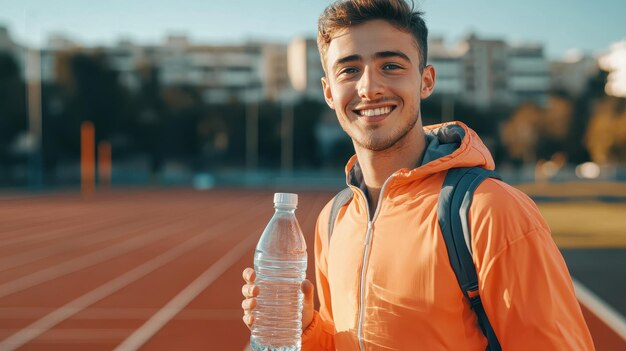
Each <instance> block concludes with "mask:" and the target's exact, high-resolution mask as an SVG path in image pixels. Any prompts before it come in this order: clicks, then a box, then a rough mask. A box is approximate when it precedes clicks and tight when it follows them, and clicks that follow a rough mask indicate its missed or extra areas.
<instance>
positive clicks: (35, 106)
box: [25, 49, 43, 189]
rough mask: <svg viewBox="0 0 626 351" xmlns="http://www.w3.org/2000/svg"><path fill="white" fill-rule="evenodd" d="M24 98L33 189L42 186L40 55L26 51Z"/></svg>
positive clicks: (30, 181) (29, 178) (30, 184)
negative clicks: (25, 99) (25, 100)
mask: <svg viewBox="0 0 626 351" xmlns="http://www.w3.org/2000/svg"><path fill="white" fill-rule="evenodd" d="M25 56H26V57H25V59H26V64H25V69H26V72H25V76H26V98H27V106H28V138H29V141H30V142H31V149H30V153H29V158H28V184H29V186H30V187H31V188H33V189H38V188H41V186H42V185H43V174H42V173H43V170H42V168H43V167H42V150H41V145H42V140H41V139H42V123H41V53H40V51H39V50H38V49H26V55H25Z"/></svg>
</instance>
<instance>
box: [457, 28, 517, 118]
mask: <svg viewBox="0 0 626 351" xmlns="http://www.w3.org/2000/svg"><path fill="white" fill-rule="evenodd" d="M460 50H461V51H462V53H463V54H462V57H463V76H464V83H465V84H464V91H463V95H462V99H463V101H465V102H466V103H467V104H470V105H474V106H476V107H478V108H489V107H491V106H493V105H495V104H504V105H508V104H509V103H510V101H511V99H510V94H509V91H508V89H507V45H506V43H505V42H504V41H503V40H497V39H480V38H478V37H477V36H476V35H475V34H471V35H470V36H468V37H467V39H465V40H464V41H463V42H461V44H460Z"/></svg>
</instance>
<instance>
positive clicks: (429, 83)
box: [420, 65, 436, 99]
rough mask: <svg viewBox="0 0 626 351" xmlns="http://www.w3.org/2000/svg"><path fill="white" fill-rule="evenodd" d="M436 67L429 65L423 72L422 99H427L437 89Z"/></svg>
mask: <svg viewBox="0 0 626 351" xmlns="http://www.w3.org/2000/svg"><path fill="white" fill-rule="evenodd" d="M435 75H436V73H435V67H433V66H432V65H428V66H426V67H424V71H423V72H422V90H420V99H426V98H427V97H429V96H430V94H432V93H433V89H435Z"/></svg>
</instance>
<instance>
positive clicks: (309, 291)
mask: <svg viewBox="0 0 626 351" xmlns="http://www.w3.org/2000/svg"><path fill="white" fill-rule="evenodd" d="M255 279H256V273H255V272H254V269H252V268H246V269H244V271H243V280H245V281H246V284H245V285H244V286H243V287H242V288H241V293H242V294H243V296H244V297H245V300H243V302H242V303H241V308H243V322H244V323H245V324H246V325H247V326H248V329H252V325H253V324H254V316H253V315H252V310H254V308H255V307H256V297H257V296H259V287H258V286H256V285H254V280H255ZM314 291H315V288H313V284H312V283H311V282H310V281H309V280H308V279H305V280H304V281H303V282H302V292H303V293H304V303H303V307H302V330H305V329H306V328H307V327H308V326H309V324H311V322H312V321H313V292H314Z"/></svg>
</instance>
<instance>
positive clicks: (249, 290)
mask: <svg viewBox="0 0 626 351" xmlns="http://www.w3.org/2000/svg"><path fill="white" fill-rule="evenodd" d="M241 293H242V294H243V296H245V297H256V296H257V295H258V294H259V287H258V286H256V285H254V284H246V285H244V286H242V287H241Z"/></svg>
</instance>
